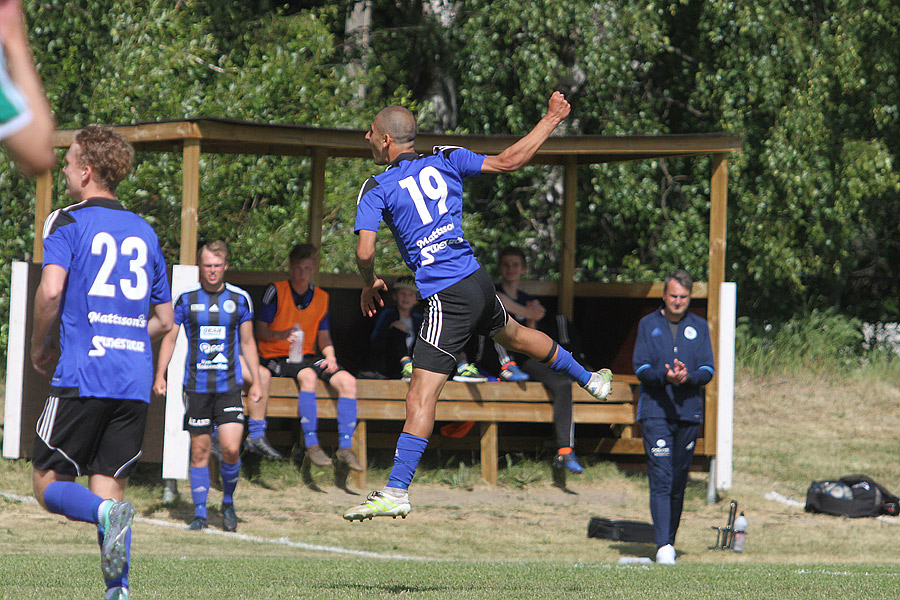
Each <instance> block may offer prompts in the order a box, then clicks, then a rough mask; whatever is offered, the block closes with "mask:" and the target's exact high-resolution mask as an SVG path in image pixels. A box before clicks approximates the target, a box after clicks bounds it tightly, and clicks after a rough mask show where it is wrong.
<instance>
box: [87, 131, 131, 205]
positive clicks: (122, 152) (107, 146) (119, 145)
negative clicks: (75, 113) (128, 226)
mask: <svg viewBox="0 0 900 600" xmlns="http://www.w3.org/2000/svg"><path fill="white" fill-rule="evenodd" d="M75 143H77V144H78V146H79V152H78V157H77V158H78V163H79V165H80V166H82V167H91V169H93V171H94V177H95V178H96V180H97V184H98V185H100V187H102V188H103V189H105V190H106V191H108V192H112V193H115V191H116V188H117V187H119V182H120V181H122V180H123V179H125V177H127V176H128V173H130V172H131V164H132V161H134V148H132V147H131V144H129V143H128V142H127V141H126V140H125V138H123V137H122V136H121V135H119V134H118V133H116V132H115V131H113V130H112V129H111V128H110V127H105V126H103V125H88V126H87V127H85V128H84V129H82V130H81V131H79V132H78V135H76V136H75Z"/></svg>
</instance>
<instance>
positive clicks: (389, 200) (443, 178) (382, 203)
mask: <svg viewBox="0 0 900 600" xmlns="http://www.w3.org/2000/svg"><path fill="white" fill-rule="evenodd" d="M484 158H485V157H484V155H483V154H476V153H474V152H472V151H470V150H467V149H465V148H457V147H435V149H434V154H432V155H431V156H428V155H424V154H416V153H414V152H408V153H405V154H401V155H400V156H398V157H397V159H396V160H394V161H393V162H392V163H391V164H389V165H388V167H387V169H386V170H385V171H384V172H383V173H381V174H379V175H375V176H373V177H370V178H369V179H368V180H367V181H366V183H365V184H363V187H362V189H361V190H360V192H359V198H358V199H357V202H356V226H355V229H356V233H359V231H360V230H367V231H375V232H377V231H378V226H379V223H380V222H381V221H382V220H384V222H385V223H386V224H387V226H388V227H389V228H390V230H391V233H392V234H393V235H394V239H395V240H396V241H397V247H398V248H399V249H400V252H401V254H402V255H403V260H404V261H405V262H406V265H407V266H408V267H409V268H410V269H411V270H412V271H413V273H415V274H416V287H418V289H419V293H420V294H421V296H422V298H427V297H429V296H432V295H434V294H436V293H437V292H440V291H441V290H444V289H446V288H448V287H450V286H451V285H453V284H454V283H456V282H457V281H461V280H463V279H465V278H466V277H468V276H469V275H471V274H472V273H474V272H475V271H477V270H478V268H479V264H478V261H477V260H476V259H475V254H474V253H473V252H472V247H471V246H470V245H469V243H468V242H467V241H466V240H465V239H464V235H463V229H462V180H463V179H464V178H466V177H474V176H476V175H480V174H481V165H482V163H484Z"/></svg>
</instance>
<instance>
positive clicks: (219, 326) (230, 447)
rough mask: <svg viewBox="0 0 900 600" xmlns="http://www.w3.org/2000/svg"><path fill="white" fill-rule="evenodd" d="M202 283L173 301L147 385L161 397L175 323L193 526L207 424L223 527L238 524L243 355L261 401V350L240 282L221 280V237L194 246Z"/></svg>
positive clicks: (200, 512) (205, 478)
mask: <svg viewBox="0 0 900 600" xmlns="http://www.w3.org/2000/svg"><path fill="white" fill-rule="evenodd" d="M197 265H198V266H199V270H200V283H199V284H197V285H196V286H195V287H193V288H191V289H189V290H187V291H185V292H182V293H181V295H179V296H178V298H177V299H176V300H175V327H174V328H173V329H172V331H170V332H169V333H167V334H166V336H165V337H164V338H163V340H162V343H161V344H160V347H159V360H158V361H157V366H156V381H155V382H154V384H153V391H154V392H156V393H157V394H158V395H160V396H162V397H165V395H166V370H167V369H168V367H169V361H171V360H172V353H173V352H174V350H175V341H176V340H177V338H178V330H179V325H180V326H183V327H184V333H185V336H186V337H187V343H188V351H187V354H186V356H185V369H184V388H183V389H184V406H185V415H184V429H185V430H186V431H188V432H189V433H190V434H191V467H190V481H191V495H192V496H193V500H194V520H193V521H192V522H191V526H190V528H191V529H192V530H200V529H205V528H206V526H207V511H206V499H207V496H208V494H209V454H210V448H211V446H212V435H211V434H212V432H213V427H214V426H215V427H216V431H217V432H218V437H219V442H220V443H221V447H222V460H221V462H220V464H219V469H220V474H221V477H222V527H223V529H225V531H235V530H236V529H237V515H236V513H235V510H234V490H235V488H236V487H237V483H238V478H239V477H240V472H241V458H240V452H241V438H242V437H243V435H244V405H243V403H242V402H241V388H242V387H243V385H244V379H245V377H244V374H243V373H242V371H241V360H240V357H241V356H243V357H244V361H246V363H247V370H248V371H249V373H248V374H247V375H249V377H247V378H246V379H249V380H250V382H251V383H250V389H249V390H248V392H247V398H248V400H249V401H250V402H251V403H252V402H259V400H260V397H261V393H260V387H259V373H258V372H259V356H258V355H257V352H256V340H255V339H254V338H253V302H252V301H251V300H250V296H249V294H247V292H245V291H244V290H242V289H241V288H239V287H237V286H234V285H231V284H230V283H225V271H226V270H227V269H228V246H227V245H225V242H211V243H208V244H203V245H202V246H201V247H200V250H198V251H197Z"/></svg>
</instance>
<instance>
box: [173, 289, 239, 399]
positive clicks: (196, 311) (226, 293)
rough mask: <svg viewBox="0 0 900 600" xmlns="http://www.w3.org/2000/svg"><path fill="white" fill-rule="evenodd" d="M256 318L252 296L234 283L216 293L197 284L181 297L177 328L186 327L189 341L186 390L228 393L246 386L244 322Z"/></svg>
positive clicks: (177, 311) (178, 301)
mask: <svg viewBox="0 0 900 600" xmlns="http://www.w3.org/2000/svg"><path fill="white" fill-rule="evenodd" d="M252 319H253V302H252V301H251V300H250V295H249V294H247V292H245V291H244V290H242V289H241V288H239V287H237V286H235V285H231V284H230V283H226V284H225V287H224V288H223V289H222V290H221V291H219V292H214V293H209V292H207V291H206V290H204V289H203V286H201V285H200V284H197V286H196V287H194V288H192V289H189V290H187V291H185V292H182V293H181V295H180V296H178V299H177V300H176V301H175V326H176V327H177V326H179V325H183V326H184V333H185V335H186V336H187V340H188V350H187V355H186V357H185V365H184V389H185V391H189V392H196V393H201V394H212V393H224V392H230V391H233V390H236V389H240V388H241V386H243V385H244V377H243V374H242V372H241V361H240V354H241V336H240V329H241V324H242V323H244V322H245V321H251V320H252Z"/></svg>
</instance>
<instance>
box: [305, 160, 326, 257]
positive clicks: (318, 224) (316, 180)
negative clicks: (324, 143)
mask: <svg viewBox="0 0 900 600" xmlns="http://www.w3.org/2000/svg"><path fill="white" fill-rule="evenodd" d="M327 162H328V151H327V150H325V148H315V149H314V150H313V156H312V173H311V175H312V176H311V178H310V190H309V192H310V194H309V195H310V198H309V223H307V225H306V230H307V241H308V242H309V243H310V244H315V245H316V247H317V248H319V249H321V248H322V218H323V217H324V215H325V164H326V163H327Z"/></svg>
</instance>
